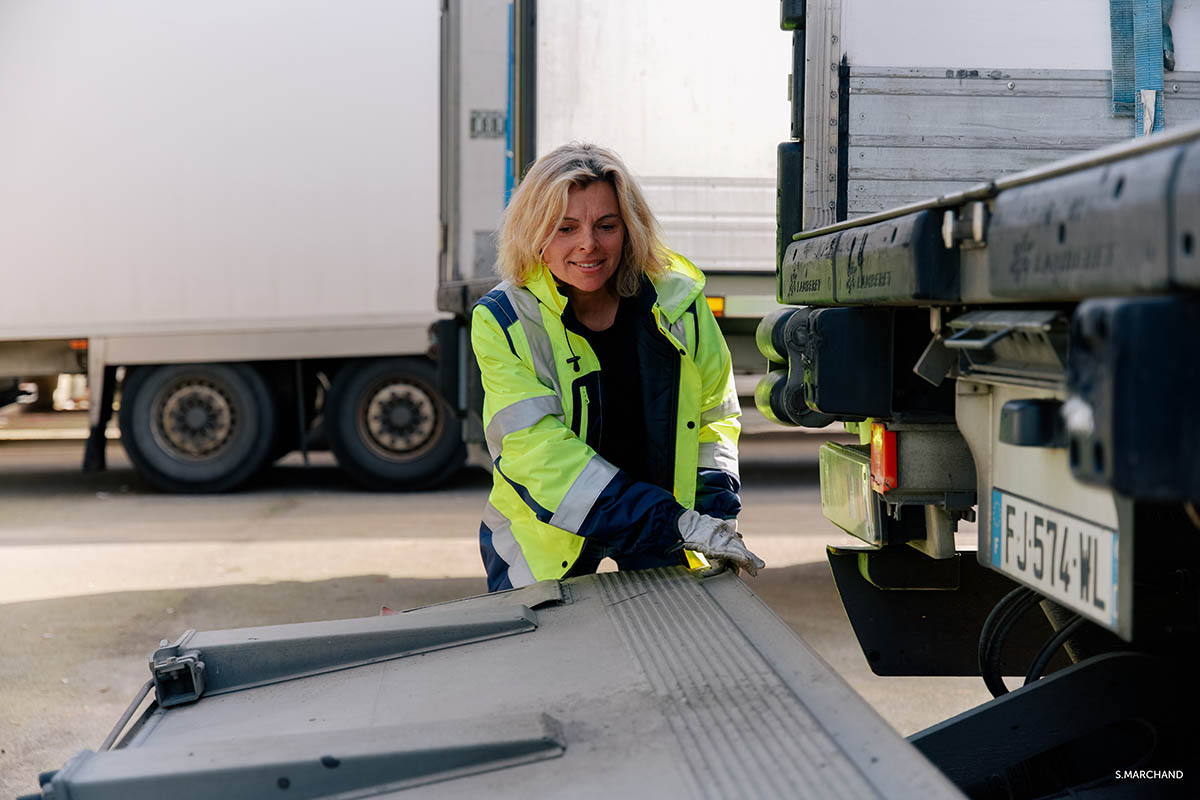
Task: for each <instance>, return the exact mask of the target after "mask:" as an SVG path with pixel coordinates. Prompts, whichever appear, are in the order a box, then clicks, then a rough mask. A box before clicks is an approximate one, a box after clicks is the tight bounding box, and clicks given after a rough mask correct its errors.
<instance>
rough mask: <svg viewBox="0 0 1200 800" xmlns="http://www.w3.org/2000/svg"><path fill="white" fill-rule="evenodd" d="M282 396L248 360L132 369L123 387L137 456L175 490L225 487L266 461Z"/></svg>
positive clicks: (125, 435) (124, 425)
mask: <svg viewBox="0 0 1200 800" xmlns="http://www.w3.org/2000/svg"><path fill="white" fill-rule="evenodd" d="M276 416H277V411H276V408H275V400H274V397H273V396H272V395H271V392H270V390H269V389H268V387H267V384H266V381H264V380H263V378H262V376H261V375H259V373H258V372H257V371H256V370H254V369H253V368H251V367H249V366H247V365H245V364H171V365H168V366H161V367H139V368H137V369H134V370H132V371H131V374H130V375H129V377H127V378H126V379H125V384H124V387H123V389H122V400H121V411H120V415H119V418H118V421H119V424H120V426H121V442H122V443H123V444H124V446H125V452H126V453H127V454H128V455H129V460H130V461H132V462H133V464H134V466H135V467H137V469H138V471H139V472H140V473H141V474H142V475H143V476H145V478H146V480H148V481H150V483H152V484H153V485H154V486H156V487H158V488H159V489H162V490H164V491H168V492H197V493H199V492H225V491H228V490H230V489H233V488H235V487H237V486H239V485H241V484H242V483H244V482H245V481H247V480H248V479H249V478H250V477H252V476H253V475H254V474H255V473H256V472H257V471H258V470H259V468H260V467H262V466H263V465H264V464H265V463H266V460H267V457H268V456H269V455H270V452H271V447H272V444H273V443H274V441H275V436H276Z"/></svg>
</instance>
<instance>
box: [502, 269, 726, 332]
mask: <svg viewBox="0 0 1200 800" xmlns="http://www.w3.org/2000/svg"><path fill="white" fill-rule="evenodd" d="M653 286H654V292H655V294H656V295H657V300H656V301H655V302H656V304H657V306H658V308H659V312H660V313H661V314H662V316H663V317H664V318H665V319H666V321H667V322H668V323H672V322H675V320H677V319H679V317H680V316H682V314H683V312H684V311H686V310H687V308H688V306H690V305H691V304H692V302H693V301H694V300H695V299H696V298H697V297H699V296H700V293H701V292H702V291H704V273H703V272H701V271H700V270H699V269H698V268H697V267H696V265H695V264H693V263H692V262H691V261H688V260H687V259H686V258H684V257H683V256H681V255H679V254H678V253H668V258H667V270H666V272H664V273H663V274H662V275H660V276H659V277H658V278H656V279H654V280H653ZM525 288H526V289H528V290H529V291H530V292H531V293H533V296H534V297H536V298H537V299H538V300H539V301H541V303H542V304H543V305H546V306H549V307H550V308H551V309H553V310H554V313H555V314H557V315H558V316H560V317H561V316H562V313H563V309H565V308H566V307H567V298H566V297H565V296H564V295H563V293H562V292H560V291H559V290H558V286H557V284H555V282H554V276H553V275H552V274H551V273H550V270H549V269H548V268H547V267H546V265H545V264H541V265H539V266H538V269H537V271H536V272H535V273H534V275H533V277H532V278H530V279H529V281H528V282H527V283H526V284H525Z"/></svg>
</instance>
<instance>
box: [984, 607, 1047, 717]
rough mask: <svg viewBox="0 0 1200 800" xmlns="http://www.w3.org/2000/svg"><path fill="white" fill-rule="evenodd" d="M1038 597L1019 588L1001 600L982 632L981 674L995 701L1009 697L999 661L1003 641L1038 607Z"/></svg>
mask: <svg viewBox="0 0 1200 800" xmlns="http://www.w3.org/2000/svg"><path fill="white" fill-rule="evenodd" d="M1038 599H1039V596H1038V593H1037V592H1035V591H1034V590H1032V589H1028V588H1026V587H1024V586H1018V587H1017V588H1016V589H1013V590H1012V591H1011V592H1009V593H1008V594H1006V595H1004V597H1002V598H1001V599H1000V602H998V603H996V605H995V606H994V607H993V608H992V610H991V612H990V613H989V614H988V616H987V619H985V620H984V622H983V628H982V629H981V630H980V632H979V674H980V675H982V676H983V682H984V685H986V686H987V688H988V691H990V692H991V693H992V697H1000V696H1001V695H1003V694H1007V693H1008V687H1007V686H1005V685H1004V678H1003V676H1001V674H1000V669H1001V663H1000V657H1001V654H1002V652H1003V649H1004V638H1005V637H1006V636H1007V635H1008V632H1009V630H1011V629H1012V626H1013V625H1014V624H1016V622H1017V620H1019V619H1020V618H1021V617H1022V616H1024V614H1025V612H1026V611H1028V610H1029V609H1030V608H1032V607H1033V606H1034V605H1036V604H1037V601H1038Z"/></svg>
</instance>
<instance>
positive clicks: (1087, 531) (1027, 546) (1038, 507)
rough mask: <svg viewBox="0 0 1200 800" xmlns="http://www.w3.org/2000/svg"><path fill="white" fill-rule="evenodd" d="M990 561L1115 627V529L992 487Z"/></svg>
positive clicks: (1081, 612) (1002, 569) (1064, 603)
mask: <svg viewBox="0 0 1200 800" xmlns="http://www.w3.org/2000/svg"><path fill="white" fill-rule="evenodd" d="M991 517H992V519H991V523H992V530H991V545H992V553H991V555H992V559H991V562H992V563H991V565H992V567H993V568H994V569H998V570H1000V571H1001V572H1003V573H1004V574H1005V575H1008V576H1009V577H1012V578H1015V579H1017V580H1018V581H1020V582H1022V583H1024V584H1026V585H1028V586H1031V587H1032V588H1034V589H1036V590H1037V591H1038V592H1040V593H1041V594H1043V595H1045V596H1047V597H1049V598H1051V599H1053V600H1055V601H1057V602H1058V603H1061V604H1062V605H1064V606H1066V607H1068V608H1070V609H1072V610H1074V611H1077V612H1079V613H1080V614H1082V615H1083V616H1085V617H1087V618H1089V619H1091V620H1094V621H1096V622H1098V623H1100V624H1101V625H1104V626H1105V627H1108V628H1111V629H1113V630H1117V608H1118V597H1117V584H1118V578H1119V576H1120V570H1119V565H1118V563H1117V562H1118V553H1119V550H1118V547H1117V532H1116V531H1115V530H1113V529H1112V528H1108V527H1105V526H1104V525H1099V524H1097V523H1095V522H1091V521H1089V520H1086V519H1083V518H1082V517H1077V516H1075V515H1073V514H1068V513H1066V512H1065V511H1060V510H1059V509H1056V508H1051V507H1050V506H1046V505H1042V504H1041V503H1038V502H1036V501H1034V500H1030V499H1029V498H1027V497H1021V496H1020V495H1016V494H1012V493H1011V492H1006V491H1004V490H1003V489H995V488H994V489H992V515H991Z"/></svg>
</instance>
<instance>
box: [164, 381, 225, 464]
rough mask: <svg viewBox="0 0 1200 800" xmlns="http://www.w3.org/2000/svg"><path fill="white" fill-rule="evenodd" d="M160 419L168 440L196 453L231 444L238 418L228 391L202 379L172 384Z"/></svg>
mask: <svg viewBox="0 0 1200 800" xmlns="http://www.w3.org/2000/svg"><path fill="white" fill-rule="evenodd" d="M157 420H158V422H159V424H160V425H161V432H162V435H163V438H164V439H165V441H166V443H167V444H168V445H169V446H170V447H171V448H172V449H174V450H175V451H177V452H179V453H181V454H183V455H187V456H193V457H197V456H211V455H212V454H213V453H215V452H217V451H218V450H220V449H221V448H223V447H224V446H225V445H226V444H228V442H229V441H230V438H231V436H232V434H233V430H234V427H235V422H236V420H235V417H234V412H233V404H232V403H231V402H230V398H229V397H228V395H227V394H226V393H225V392H223V391H221V388H220V387H218V386H216V385H215V384H213V383H210V382H208V381H202V380H185V381H182V382H180V383H178V384H176V385H175V386H173V387H171V388H170V389H169V390H168V392H167V393H166V398H165V399H164V401H163V405H162V411H161V413H159V414H158V415H157Z"/></svg>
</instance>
